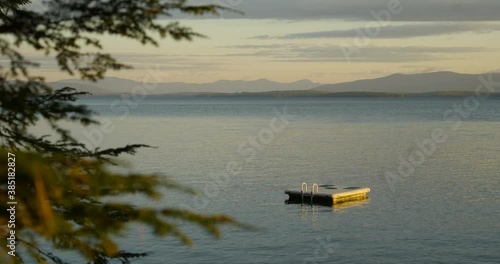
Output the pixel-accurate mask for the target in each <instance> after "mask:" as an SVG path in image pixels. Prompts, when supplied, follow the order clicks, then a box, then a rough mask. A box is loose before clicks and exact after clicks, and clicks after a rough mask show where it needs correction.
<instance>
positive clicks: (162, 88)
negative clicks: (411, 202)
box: [49, 72, 500, 95]
mask: <svg viewBox="0 0 500 264" xmlns="http://www.w3.org/2000/svg"><path fill="white" fill-rule="evenodd" d="M480 76H481V75H480V74H461V73H455V72H432V73H419V74H392V75H389V76H385V77H382V78H375V79H365V80H357V81H352V82H344V83H336V84H319V83H314V82H312V81H310V80H300V81H296V82H291V83H280V82H274V81H270V80H267V79H259V80H254V81H238V80H219V81H216V82H212V83H202V84H197V83H182V82H170V83H141V82H137V81H133V80H128V79H122V78H116V77H107V78H105V79H104V80H101V81H99V82H96V83H90V82H87V81H81V80H76V79H67V80H61V81H57V82H51V83H49V85H50V86H52V87H53V88H56V89H57V88H62V87H66V86H69V87H73V88H75V89H77V90H79V91H84V92H89V93H91V94H93V95H110V94H124V93H125V94H127V93H137V92H140V93H143V92H144V91H145V90H146V93H147V94H148V95H161V94H180V93H184V94H185V93H262V92H270V91H304V90H312V91H323V92H329V93H332V92H369V93H394V94H408V93H432V92H473V91H474V90H475V89H476V87H477V86H478V85H480V81H479V77H480ZM492 79H493V80H494V81H500V73H492ZM496 92H500V91H496Z"/></svg>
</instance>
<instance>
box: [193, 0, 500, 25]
mask: <svg viewBox="0 0 500 264" xmlns="http://www.w3.org/2000/svg"><path fill="white" fill-rule="evenodd" d="M190 2H191V3H201V2H203V3H216V4H220V5H223V6H227V7H231V8H235V9H238V10H241V11H243V12H245V15H244V16H243V17H244V18H251V19H287V20H304V19H311V20H313V19H346V20H365V21H371V20H374V18H373V15H372V13H374V12H375V13H379V12H383V11H384V10H388V3H396V4H397V3H399V6H400V7H399V8H402V11H401V12H400V13H399V14H391V17H390V20H391V21H500V16H499V14H500V1H498V0H413V1H412V0H307V1H304V0H246V1H245V0H210V1H193V0H191V1H190ZM222 17H223V18H242V16H241V15H239V14H234V13H230V12H223V13H222Z"/></svg>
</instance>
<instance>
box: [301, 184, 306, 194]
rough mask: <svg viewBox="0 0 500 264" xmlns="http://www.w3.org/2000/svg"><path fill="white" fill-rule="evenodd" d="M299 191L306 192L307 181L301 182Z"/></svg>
mask: <svg viewBox="0 0 500 264" xmlns="http://www.w3.org/2000/svg"><path fill="white" fill-rule="evenodd" d="M304 185H305V186H306V189H305V190H304ZM300 191H301V192H307V183H305V182H303V183H302V186H300Z"/></svg>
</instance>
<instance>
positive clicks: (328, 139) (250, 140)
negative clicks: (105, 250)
mask: <svg viewBox="0 0 500 264" xmlns="http://www.w3.org/2000/svg"><path fill="white" fill-rule="evenodd" d="M84 102H85V103H87V104H88V105H90V106H91V108H92V109H94V110H96V111H97V112H99V113H100V118H102V119H105V120H109V121H110V123H111V124H112V125H111V128H112V129H111V130H112V131H108V132H107V133H102V136H103V142H100V141H98V140H99V137H98V136H96V135H97V134H95V133H96V132H95V130H94V131H93V132H90V131H91V129H87V130H86V131H80V130H78V131H76V134H77V135H78V136H79V137H80V138H83V139H86V136H85V134H87V135H94V136H95V138H94V140H97V141H95V143H96V144H99V146H101V147H116V146H121V145H124V144H127V143H145V144H150V145H154V146H157V147H158V148H157V149H143V150H141V151H140V152H139V153H138V154H137V155H136V156H135V157H133V158H130V160H131V163H132V165H133V168H134V170H137V171H140V172H161V173H162V174H165V175H169V176H170V177H172V178H174V179H176V180H177V181H179V182H181V183H184V184H186V185H189V186H193V187H195V188H198V189H199V190H201V191H203V192H204V193H205V195H206V196H205V197H204V198H202V199H200V198H196V199H195V198H193V197H189V196H184V195H181V194H179V193H177V192H170V191H168V192H166V194H165V199H164V200H163V201H160V202H155V203H151V202H150V201H147V200H144V199H142V198H141V197H133V200H134V202H135V203H137V204H141V205H146V204H147V205H150V206H173V207H185V208H190V209H192V210H197V211H201V212H207V213H208V212H209V213H216V212H217V213H224V214H229V215H231V216H233V217H235V218H236V219H238V220H240V221H242V222H245V223H248V224H252V225H254V226H257V227H260V228H262V229H261V230H260V231H255V232H250V231H245V230H240V229H236V228H232V227H224V228H223V230H224V236H223V238H222V239H220V240H216V239H213V238H211V237H210V236H208V235H207V234H206V233H205V232H204V231H202V230H200V229H198V228H196V227H193V226H190V225H186V224H184V225H183V229H184V230H185V231H186V232H187V233H188V234H189V235H191V237H192V238H193V239H194V240H195V243H196V245H195V247H194V248H187V247H184V246H181V244H180V242H179V241H178V240H176V239H175V238H172V237H167V238H158V237H155V236H152V235H151V234H150V232H148V230H147V229H145V228H143V227H140V226H133V227H132V228H131V229H130V230H129V231H128V233H127V234H128V235H129V237H128V238H120V239H121V241H122V243H123V244H124V246H125V248H126V249H128V250H135V251H148V252H152V255H151V256H149V257H147V258H144V259H142V260H139V261H136V262H134V263H500V253H499V252H500V251H499V250H498V249H499V248H500V221H499V219H500V199H499V198H500V194H499V191H498V190H499V189H500V147H499V146H500V100H493V99H489V100H484V101H481V102H479V104H478V105H471V104H470V102H465V104H466V105H467V106H468V107H469V108H465V107H464V100H463V99H345V98H343V99H314V100H313V99H234V98H232V99H177V100H173V99H147V100H145V101H142V102H140V103H139V104H134V105H130V104H128V105H127V104H126V103H125V102H123V101H121V102H115V104H113V107H111V106H110V105H112V104H111V103H110V102H111V101H110V100H109V99H102V98H97V99H96V98H94V99H85V100H84ZM468 103H469V104H468ZM457 107H458V108H457ZM454 109H455V110H454ZM456 109H459V110H460V109H461V110H460V111H461V112H460V111H459V110H456ZM284 112H285V113H287V115H285V117H283V113H284ZM277 113H281V117H282V119H283V118H286V120H285V122H284V121H283V120H281V119H276V116H280V114H277ZM271 123H273V124H274V125H271ZM273 128H274V130H273ZM433 131H434V132H433ZM436 131H437V132H436ZM433 133H437V134H438V135H439V137H438V138H439V139H440V142H438V143H436V142H433V143H430V140H432V139H433ZM86 140H88V139H86ZM88 141H89V142H90V144H92V140H88ZM424 150H425V151H424ZM424 152H425V153H424ZM411 158H413V161H416V162H414V164H413V165H412V164H411V163H410V162H409V160H410V159H411ZM228 163H229V164H231V165H230V166H233V167H235V168H237V169H239V171H236V172H234V173H229V174H228V172H227V166H228ZM402 164H405V165H402ZM387 175H392V176H391V177H387ZM302 182H307V183H309V184H312V183H319V184H338V185H349V186H364V187H369V188H371V192H370V193H369V197H370V199H369V200H366V201H363V202H357V203H352V204H348V205H345V206H335V207H318V206H313V207H311V206H301V205H287V204H285V202H284V201H285V200H286V198H287V196H286V195H285V194H284V193H283V191H284V190H285V189H288V188H298V187H300V184H301V183H302ZM167 260H168V261H167Z"/></svg>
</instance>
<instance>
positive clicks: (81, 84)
mask: <svg viewBox="0 0 500 264" xmlns="http://www.w3.org/2000/svg"><path fill="white" fill-rule="evenodd" d="M49 85H51V86H53V87H55V86H59V87H60V86H72V85H73V86H74V88H76V89H78V90H84V91H90V92H91V93H93V94H95V95H102V94H122V93H133V91H134V88H136V87H144V88H146V89H147V91H148V93H147V94H149V95H155V94H169V93H240V92H265V91H286V90H292V91H293V90H309V89H311V88H314V87H317V86H318V85H320V84H319V83H313V82H311V81H310V80H300V81H296V82H292V83H280V82H273V81H270V80H267V79H259V80H254V81H230V80H220V81H216V82H212V83H203V84H197V83H182V82H170V83H145V84H143V83H141V82H136V81H132V80H128V79H122V78H115V77H108V78H105V79H104V80H101V81H99V82H97V83H90V82H87V81H81V80H76V79H68V80H61V81H58V82H53V83H50V84H49ZM61 88H62V87H61ZM99 89H100V90H99Z"/></svg>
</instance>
